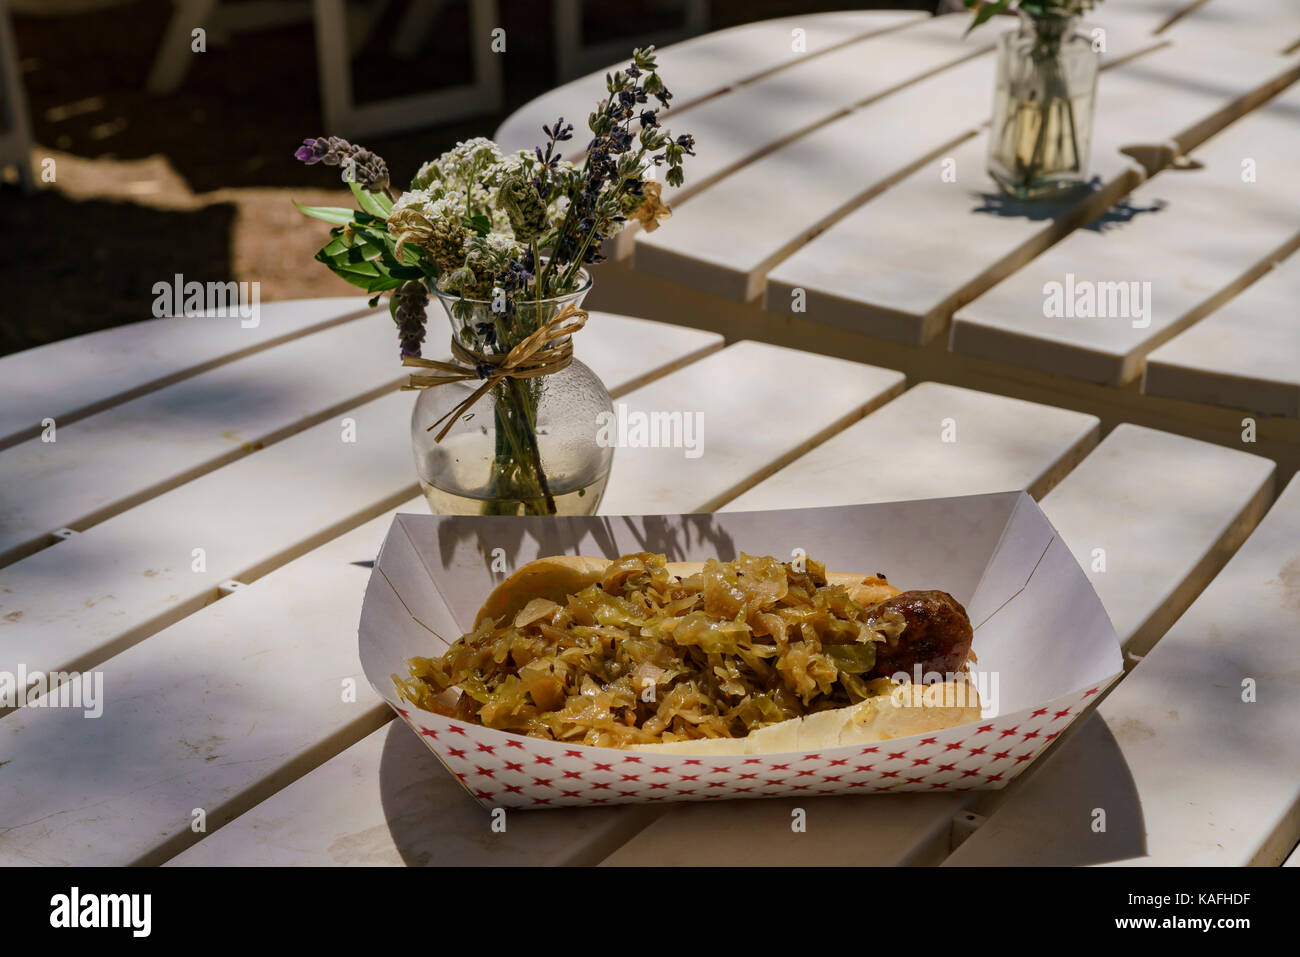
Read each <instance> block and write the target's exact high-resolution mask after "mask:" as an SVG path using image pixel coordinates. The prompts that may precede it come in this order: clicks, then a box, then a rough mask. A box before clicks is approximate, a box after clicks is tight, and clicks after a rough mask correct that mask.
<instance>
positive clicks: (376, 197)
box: [348, 183, 393, 220]
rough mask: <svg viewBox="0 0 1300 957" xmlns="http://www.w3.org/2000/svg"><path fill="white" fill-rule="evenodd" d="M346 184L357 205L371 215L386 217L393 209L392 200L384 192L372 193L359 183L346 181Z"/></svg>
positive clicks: (384, 218)
mask: <svg viewBox="0 0 1300 957" xmlns="http://www.w3.org/2000/svg"><path fill="white" fill-rule="evenodd" d="M348 186H350V187H351V188H352V195H353V196H355V197H356V200H357V205H358V206H360V207H361V208H362V209H364V210H365V211H366V212H367V213H369V214H370V215H371V216H377V217H378V218H380V219H383V220H387V219H388V214H389V213H391V212H392V211H393V201H392V200H391V199H389V198H388V196H387V195H386V194H384V193H372V192H370V190H368V189H365V188H363V187H362V186H361V185H360V184H359V183H348Z"/></svg>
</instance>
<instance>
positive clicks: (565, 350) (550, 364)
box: [401, 303, 587, 442]
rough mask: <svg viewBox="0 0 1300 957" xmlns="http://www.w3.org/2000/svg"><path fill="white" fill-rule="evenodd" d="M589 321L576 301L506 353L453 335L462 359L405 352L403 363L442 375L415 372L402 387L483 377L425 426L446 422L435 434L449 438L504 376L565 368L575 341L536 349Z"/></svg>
mask: <svg viewBox="0 0 1300 957" xmlns="http://www.w3.org/2000/svg"><path fill="white" fill-rule="evenodd" d="M586 324H587V311H586V310H585V309H579V308H578V307H577V306H575V305H574V304H573V303H569V304H568V305H567V306H565V307H564V308H563V309H561V310H560V311H559V312H558V313H556V314H555V318H553V319H551V321H550V322H548V323H546V324H545V325H544V326H542V327H541V328H539V329H538V330H537V331H536V332H534V333H533V334H532V335H530V336H529V337H528V338H527V339H524V340H523V341H522V342H520V343H519V344H518V345H517V346H515V347H514V348H513V349H511V350H510V351H509V352H507V353H505V354H499V353H483V352H476V351H474V350H473V349H467V348H466V347H465V346H463V345H461V344H460V343H459V342H457V341H456V340H455V339H452V341H451V353H452V355H453V356H454V357H455V358H456V359H459V360H460V363H456V362H438V361H435V360H433V359H424V358H421V357H420V356H404V357H403V358H402V365H404V366H419V367H420V368H422V369H437V370H438V371H439V372H442V373H443V375H412V376H411V377H410V380H409V382H408V384H406V385H404V386H402V389H401V391H403V392H411V391H419V390H423V389H432V388H436V387H437V386H440V385H450V384H451V383H453V382H465V381H467V380H469V379H478V378H483V384H482V385H480V386H479V387H478V388H477V389H475V390H474V391H473V392H472V393H470V395H469V397H468V398H467V399H465V401H463V402H461V403H460V404H459V405H457V406H456V407H455V408H454V409H452V410H451V411H450V412H448V413H447V414H446V415H444V416H442V418H440V419H438V421H437V422H434V423H433V425H431V426H429V427H428V428H427V429H425V431H426V432H431V431H432V430H433V429H435V428H437V427H438V426H439V425H440V424H442V423H443V422H445V423H446V424H445V425H443V427H442V431H440V432H439V433H438V434H437V435H436V436H435V437H434V441H435V442H441V441H442V440H443V439H444V438H446V436H447V433H448V432H450V431H451V427H452V426H453V425H455V424H456V420H457V419H459V418H460V417H461V416H462V415H464V414H465V413H466V412H468V411H469V410H470V408H471V407H473V405H474V403H475V402H477V401H478V400H479V399H481V398H483V396H485V395H487V393H488V392H490V391H491V390H492V388H493V387H494V386H496V385H497V384H498V383H500V382H501V381H502V380H503V379H535V378H537V377H538V376H544V375H550V374H551V373H552V372H559V371H560V370H561V369H564V368H566V367H567V366H568V365H569V363H571V362H572V361H573V345H572V344H571V343H568V342H564V343H561V344H560V345H559V346H557V347H556V348H555V349H552V350H549V351H548V352H546V353H545V354H544V355H542V356H538V355H537V353H538V352H540V351H541V350H543V349H545V348H546V347H547V346H549V345H550V344H551V343H552V342H554V341H556V340H557V339H563V338H565V337H567V336H571V335H573V334H574V333H575V332H577V331H578V330H579V329H581V328H582V327H583V326H585V325H586ZM482 366H489V367H491V369H492V371H491V372H490V373H489V374H488V375H487V376H486V377H481V376H480V375H479V369H480V367H482Z"/></svg>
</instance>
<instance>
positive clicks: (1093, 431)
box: [724, 382, 1099, 510]
mask: <svg viewBox="0 0 1300 957" xmlns="http://www.w3.org/2000/svg"><path fill="white" fill-rule="evenodd" d="M1098 435H1099V429H1098V423H1097V419H1096V417H1095V416H1091V415H1083V414H1081V413H1078V412H1070V411H1067V410H1065V409H1056V408H1052V407H1051V406H1046V405H1038V404H1037V403H1033V402H1023V401H1021V400H1019V399H1009V398H1006V397H1004V396H999V395H992V394H990V393H987V392H975V391H972V390H970V389H959V388H956V387H955V386H948V385H939V384H937V383H934V382H923V383H921V384H919V385H916V386H913V387H912V388H911V389H909V390H908V391H907V392H905V393H903V395H902V396H900V397H899V398H897V399H895V400H894V401H892V402H890V403H889V404H887V405H885V406H884V407H883V408H880V409H877V410H876V411H875V412H873V413H871V415H869V416H867V417H866V418H865V419H863V420H862V421H861V422H858V423H856V424H854V425H852V426H850V427H849V428H847V429H845V430H844V431H843V432H841V433H839V434H838V435H836V436H835V437H834V438H832V439H830V440H828V441H827V442H825V443H823V444H822V445H819V446H817V447H816V448H815V449H813V450H812V451H811V452H809V453H808V454H807V455H804V456H803V457H801V458H799V459H797V460H796V461H794V462H792V463H790V464H789V465H787V466H786V467H785V468H783V469H782V470H781V471H779V472H777V473H776V474H775V475H773V476H772V477H771V478H769V479H767V480H766V481H764V482H761V483H759V484H758V485H757V486H755V487H754V488H752V489H750V490H749V491H748V492H746V493H745V494H743V495H741V496H739V497H737V498H736V499H734V500H732V501H731V502H729V503H728V504H727V505H726V506H725V509H724V510H735V509H764V508H790V507H791V506H792V505H794V504H797V503H804V504H808V505H813V504H816V505H848V504H854V503H859V502H890V501H902V500H905V499H914V498H939V497H945V496H951V495H979V494H983V493H987V492H1005V491H1007V490H1008V489H1016V488H1023V489H1026V490H1028V491H1029V492H1030V494H1032V495H1034V496H1035V497H1039V496H1042V495H1043V494H1044V493H1045V492H1047V490H1048V489H1050V488H1051V487H1052V485H1054V484H1055V483H1056V481H1057V480H1058V479H1059V478H1060V477H1061V476H1062V475H1064V474H1065V473H1066V472H1068V471H1069V470H1070V469H1072V468H1073V467H1074V466H1075V465H1076V464H1078V462H1079V460H1080V459H1082V458H1083V457H1084V456H1085V455H1087V454H1088V452H1089V451H1091V450H1092V448H1093V447H1094V446H1095V445H1096V444H1097V438H1098ZM812 490H815V491H812ZM810 492H811V495H810Z"/></svg>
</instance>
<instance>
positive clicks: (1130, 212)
mask: <svg viewBox="0 0 1300 957" xmlns="http://www.w3.org/2000/svg"><path fill="white" fill-rule="evenodd" d="M1168 205H1169V204H1168V203H1167V202H1166V201H1165V200H1163V199H1157V200H1155V201H1154V202H1152V203H1151V204H1150V205H1147V206H1140V205H1138V204H1136V203H1134V202H1133V201H1132V200H1131V199H1122V200H1120V201H1119V202H1118V203H1116V204H1115V205H1114V206H1112V207H1111V208H1110V209H1108V210H1106V212H1104V213H1102V214H1101V215H1100V216H1098V217H1097V218H1096V219H1094V220H1093V221H1092V222H1090V223H1089V224H1088V225H1087V226H1085V227H1083V228H1084V229H1090V230H1092V231H1093V232H1094V233H1105V232H1110V231H1111V230H1114V229H1118V228H1119V227H1121V226H1127V225H1128V224H1129V223H1131V222H1132V221H1133V220H1134V219H1136V218H1137V217H1138V216H1141V215H1143V214H1145V213H1158V212H1160V211H1161V210H1163V209H1164V208H1165V207H1166V206H1168Z"/></svg>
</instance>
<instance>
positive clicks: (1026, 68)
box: [988, 11, 1100, 199]
mask: <svg viewBox="0 0 1300 957" xmlns="http://www.w3.org/2000/svg"><path fill="white" fill-rule="evenodd" d="M1019 16H1020V28H1019V29H1018V30H1015V31H1012V32H1009V33H1005V34H1003V35H1002V36H1001V37H999V38H998V62H997V80H996V86H995V89H994V97H993V126H992V128H991V130H990V132H989V154H988V170H989V175H990V176H992V177H993V179H994V180H995V181H996V182H997V183H998V185H999V186H1000V187H1001V188H1002V190H1003V191H1004V192H1006V193H1007V194H1009V195H1011V196H1015V197H1016V198H1018V199H1033V198H1037V197H1040V196H1048V195H1051V194H1054V193H1058V192H1061V191H1063V190H1068V189H1074V188H1076V187H1078V186H1080V185H1082V184H1083V183H1085V182H1086V181H1087V175H1088V153H1089V150H1090V148H1091V143H1092V114H1093V104H1094V101H1095V99H1096V93H1097V68H1098V65H1099V62H1100V54H1098V53H1097V52H1096V51H1095V50H1093V47H1092V42H1091V41H1090V40H1089V39H1088V38H1087V37H1086V36H1084V35H1083V34H1081V33H1079V32H1078V31H1077V29H1076V26H1077V22H1078V18H1077V17H1068V16H1055V17H1039V16H1032V15H1030V14H1028V13H1025V12H1024V11H1019Z"/></svg>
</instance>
